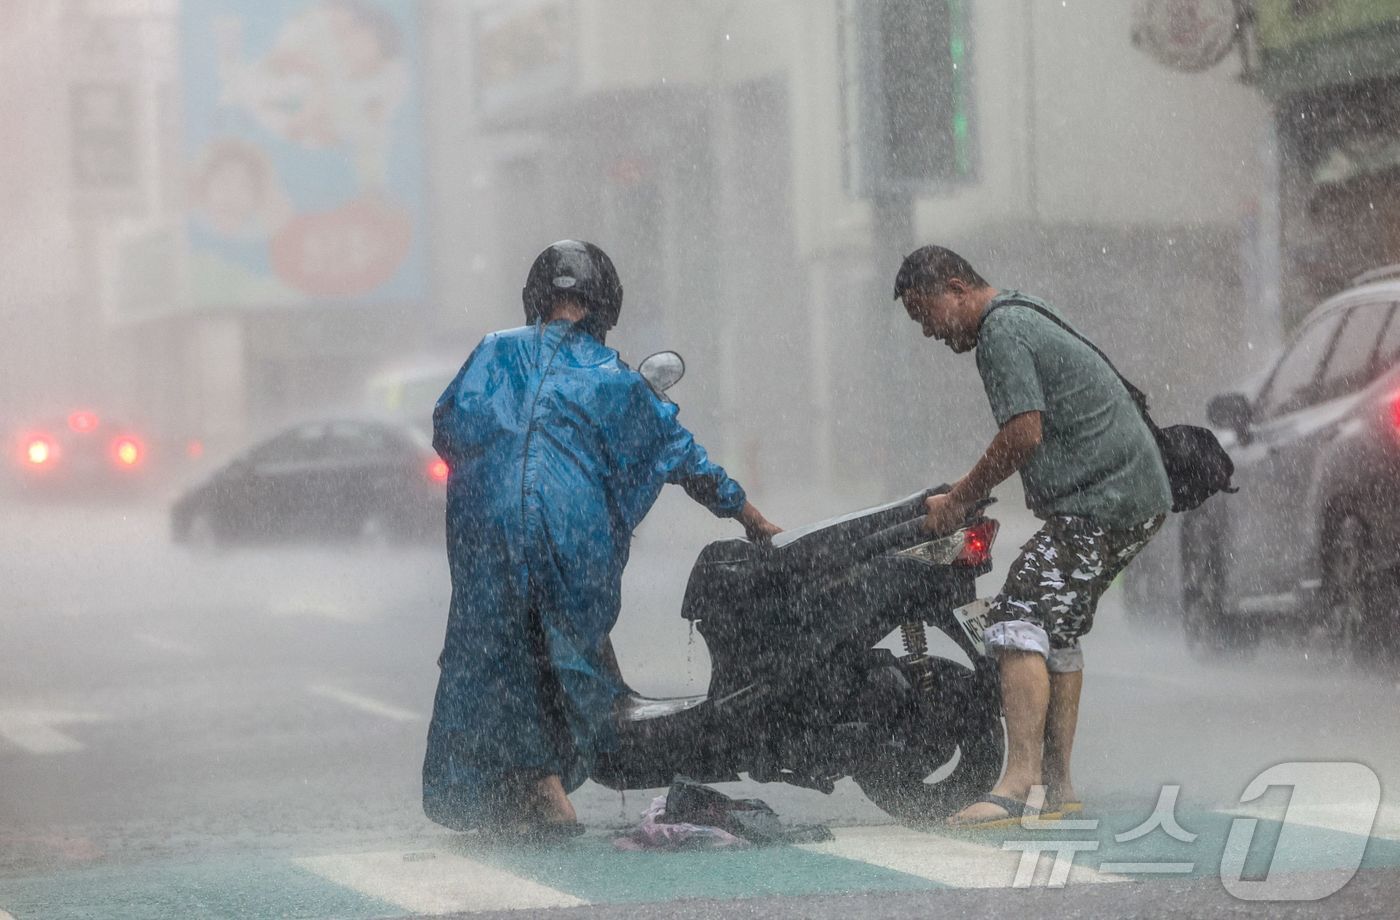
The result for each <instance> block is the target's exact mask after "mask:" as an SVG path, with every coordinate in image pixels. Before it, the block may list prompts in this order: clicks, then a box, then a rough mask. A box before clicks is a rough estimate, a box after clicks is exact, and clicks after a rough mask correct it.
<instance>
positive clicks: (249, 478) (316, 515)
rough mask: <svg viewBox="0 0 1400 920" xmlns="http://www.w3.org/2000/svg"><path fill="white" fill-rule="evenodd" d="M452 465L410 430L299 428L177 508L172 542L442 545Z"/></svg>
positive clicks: (348, 425)
mask: <svg viewBox="0 0 1400 920" xmlns="http://www.w3.org/2000/svg"><path fill="white" fill-rule="evenodd" d="M446 482H447V465H446V464H445V463H443V462H442V460H441V459H439V458H438V456H437V454H435V453H434V452H433V449H432V447H431V445H430V444H429V443H428V440H427V438H426V437H424V436H423V435H422V433H421V432H418V431H416V430H414V429H412V428H410V427H408V426H406V425H401V424H397V423H394V422H384V421H379V420H362V419H336V420H328V421H320V422H310V423H305V424H301V425H297V426H295V427H293V428H290V429H288V430H286V431H283V432H281V433H279V434H277V435H275V436H273V437H272V438H269V439H268V440H266V441H264V442H262V443H261V444H258V445H257V446H255V447H253V448H251V449H249V450H247V451H245V452H244V453H243V454H241V455H239V456H238V457H236V458H234V459H233V460H232V461H230V462H229V463H227V464H226V465H224V466H223V467H222V468H220V469H219V470H217V471H216V472H215V473H214V474H213V475H211V476H210V477H209V478H208V479H206V480H205V481H204V482H202V483H200V484H199V485H197V486H195V487H194V488H192V489H190V490H189V491H187V492H186V493H185V494H184V495H182V496H181V497H180V498H179V499H177V500H176V502H175V504H174V506H173V507H172V509H171V514H170V523H171V536H172V538H173V539H174V540H175V541H176V542H179V543H189V544H193V545H200V546H214V545H224V544H229V543H256V542H269V541H278V540H318V541H337V540H338V541H348V540H365V541H372V542H400V541H412V540H426V539H435V538H441V536H442V533H443V516H444V509H445V505H446V485H445V484H446Z"/></svg>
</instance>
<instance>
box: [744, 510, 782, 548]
mask: <svg viewBox="0 0 1400 920" xmlns="http://www.w3.org/2000/svg"><path fill="white" fill-rule="evenodd" d="M737 518H738V521H739V523H740V524H743V525H744V536H746V537H748V538H749V539H750V540H752V541H753V542H755V543H767V542H768V541H769V540H772V539H773V537H774V535H776V534H780V533H782V532H783V529H782V528H781V527H779V526H778V525H777V524H774V523H773V522H772V521H770V520H768V519H767V518H766V517H764V516H763V512H762V511H759V510H758V509H757V508H755V507H754V506H753V503H752V502H748V501H746V502H744V507H742V508H740V509H739V514H738V515H737Z"/></svg>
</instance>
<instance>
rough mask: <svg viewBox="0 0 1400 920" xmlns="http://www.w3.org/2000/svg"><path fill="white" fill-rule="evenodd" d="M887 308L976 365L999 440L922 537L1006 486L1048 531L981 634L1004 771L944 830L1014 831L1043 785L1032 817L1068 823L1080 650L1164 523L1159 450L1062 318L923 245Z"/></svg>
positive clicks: (1026, 553) (1114, 378)
mask: <svg viewBox="0 0 1400 920" xmlns="http://www.w3.org/2000/svg"><path fill="white" fill-rule="evenodd" d="M894 296H895V299H896V300H902V301H903V302H904V308H905V310H906V311H907V312H908V314H909V318H910V319H912V320H914V321H915V322H917V323H919V325H920V326H921V327H922V329H923V334H924V335H925V336H926V337H931V338H937V339H938V340H939V341H941V342H943V343H944V344H946V345H947V346H948V347H949V348H951V349H952V350H953V351H954V352H957V353H959V354H962V353H965V352H968V351H971V350H973V349H976V350H977V370H978V372H979V373H980V374H981V377H982V384H983V387H984V388H985V389H986V391H987V400H988V402H989V403H990V404H991V408H992V415H993V416H994V417H995V418H996V422H997V425H998V427H999V428H1000V431H998V432H997V435H996V437H994V438H993V439H992V443H991V445H990V446H988V448H987V450H986V451H985V452H984V453H983V455H982V458H981V459H980V460H978V461H977V463H976V465H974V466H973V468H972V470H971V471H970V472H969V473H968V474H967V475H966V476H964V477H962V478H961V479H959V480H958V481H957V483H956V484H955V485H954V486H953V488H952V490H951V491H950V492H948V493H946V494H943V495H936V496H933V497H931V498H929V499H928V501H927V508H928V514H927V516H926V518H925V521H924V527H925V529H927V530H928V531H929V532H930V533H936V534H943V533H948V532H951V531H952V530H955V529H956V528H957V527H959V526H960V525H961V523H962V522H963V520H964V519H965V517H966V515H967V513H968V512H969V510H970V509H971V508H972V507H973V506H974V505H975V504H976V503H977V502H978V501H980V500H981V499H983V498H985V497H986V496H987V495H988V493H990V492H991V490H992V489H993V488H995V487H996V486H997V485H998V484H1000V483H1001V482H1002V481H1003V480H1005V479H1006V478H1007V477H1009V476H1010V475H1011V474H1012V473H1016V472H1019V473H1020V474H1021V483H1022V485H1023V487H1024V488H1025V492H1026V504H1027V505H1028V506H1029V507H1030V509H1031V510H1032V511H1033V512H1035V514H1036V516H1037V517H1039V518H1040V519H1041V520H1043V521H1044V522H1045V523H1044V525H1043V526H1042V527H1041V529H1040V530H1039V531H1037V533H1036V534H1035V536H1034V537H1032V538H1031V539H1030V541H1029V542H1027V543H1026V545H1025V546H1023V547H1022V548H1021V555H1020V556H1019V557H1018V558H1017V560H1016V561H1015V562H1014V563H1013V564H1012V566H1011V571H1010V573H1009V574H1008V575H1007V578H1006V583H1005V584H1004V585H1003V586H1002V589H1001V593H1000V594H998V595H997V596H996V597H995V598H994V599H993V600H992V602H991V610H990V614H989V620H990V621H991V625H990V626H989V627H988V628H987V630H986V632H985V634H984V640H985V642H986V644H987V646H988V647H989V648H990V649H994V650H995V652H996V656H997V661H998V664H999V667H1000V672H1001V688H1002V700H1003V705H1004V707H1005V710H1006V729H1007V762H1006V772H1005V773H1004V774H1003V775H1002V777H1001V781H1000V782H998V783H997V784H996V786H995V787H994V788H993V789H992V790H991V792H990V793H988V794H987V795H985V796H983V797H982V799H980V800H979V801H977V802H973V803H972V804H970V805H968V806H967V807H966V808H964V809H963V810H962V811H960V812H958V813H957V814H955V815H953V816H952V817H951V818H949V822H950V823H952V824H957V825H962V826H979V827H996V826H1004V825H1010V824H1015V823H1016V822H1017V821H1019V820H1020V817H1021V815H1022V814H1023V813H1024V812H1025V810H1026V800H1027V797H1028V796H1029V795H1030V793H1031V790H1032V787H1034V786H1042V785H1043V786H1044V787H1045V800H1044V801H1045V804H1044V808H1043V810H1042V811H1041V817H1042V818H1050V817H1053V816H1055V815H1058V814H1064V813H1066V812H1069V811H1075V810H1078V809H1079V808H1080V807H1082V806H1080V804H1079V802H1078V797H1077V796H1076V795H1075V792H1074V784H1073V781H1072V780H1071V777H1070V752H1071V749H1072V747H1073V743H1074V730H1075V726H1076V723H1077V722H1078V716H1079V693H1080V689H1081V687H1082V685H1083V669H1084V657H1083V653H1082V652H1081V650H1080V647H1079V638H1080V637H1081V636H1082V635H1084V634H1085V633H1087V632H1088V631H1089V630H1090V628H1091V627H1092V626H1093V622H1094V611H1095V608H1096V607H1097V606H1098V601H1099V597H1100V596H1101V595H1102V593H1103V591H1104V589H1106V588H1107V587H1108V586H1109V584H1110V583H1111V582H1112V581H1113V579H1114V577H1116V576H1117V575H1118V573H1119V572H1121V571H1122V570H1123V567H1124V566H1126V565H1127V564H1128V563H1129V562H1130V561H1132V559H1133V557H1134V556H1135V555H1137V553H1138V552H1139V551H1140V550H1141V549H1142V548H1143V547H1144V546H1146V545H1147V542H1148V540H1150V539H1151V538H1152V536H1153V535H1154V534H1155V533H1156V532H1157V530H1158V529H1159V528H1160V527H1161V525H1162V520H1163V518H1164V517H1165V515H1166V513H1167V512H1168V511H1169V510H1171V504H1172V499H1171V487H1170V485H1169V483H1168V481H1167V475H1166V471H1165V470H1164V469H1163V467H1162V460H1161V456H1160V455H1159V453H1158V451H1157V444H1156V441H1155V440H1154V439H1153V436H1152V432H1151V431H1150V430H1149V429H1148V427H1147V423H1146V422H1145V421H1144V420H1143V417H1142V414H1141V412H1140V411H1139V410H1138V408H1137V405H1136V403H1134V402H1133V400H1132V397H1131V396H1129V395H1128V391H1127V390H1126V389H1125V388H1124V386H1123V384H1122V382H1121V381H1120V379H1119V378H1118V375H1117V374H1116V373H1115V372H1114V371H1113V369H1112V368H1111V367H1109V366H1108V364H1107V363H1106V362H1105V361H1104V360H1103V359H1102V358H1101V357H1099V356H1098V355H1097V354H1095V352H1094V350H1093V349H1092V348H1091V347H1090V346H1089V345H1087V344H1086V343H1085V342H1084V341H1082V340H1080V339H1079V337H1078V336H1076V335H1075V334H1074V333H1073V332H1071V331H1069V330H1068V329H1066V328H1064V327H1063V326H1061V325H1060V324H1059V323H1057V322H1056V321H1055V320H1054V319H1051V318H1050V317H1049V316H1046V315H1043V314H1042V313H1041V312H1039V311H1040V310H1045V311H1047V312H1049V313H1050V314H1051V315H1053V316H1055V317H1059V314H1058V313H1055V311H1054V310H1053V308H1051V307H1050V306H1049V305H1048V304H1045V303H1043V302H1042V301H1039V300H1035V299H1034V298H1029V297H1026V296H1025V295H1023V294H1019V293H1017V292H1014V291H1005V292H1004V291H999V290H997V289H996V288H993V287H991V286H990V285H989V284H987V282H986V281H985V280H983V278H982V276H981V275H979V274H978V273H977V272H976V271H974V270H973V268H972V266H970V265H969V264H968V263H967V261H966V260H964V259H963V258H962V257H961V256H959V255H958V254H957V253H955V252H952V251H951V250H948V249H944V248H942V247H940V246H925V247H923V248H922V249H919V250H916V251H915V252H913V253H912V254H910V255H909V256H908V257H907V258H906V259H905V260H904V264H903V265H902V266H901V267H900V269H899V275H898V277H897V278H896V280H895V288H894ZM1061 322H1063V319H1062V318H1061Z"/></svg>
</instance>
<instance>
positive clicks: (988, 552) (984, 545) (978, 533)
mask: <svg viewBox="0 0 1400 920" xmlns="http://www.w3.org/2000/svg"><path fill="white" fill-rule="evenodd" d="M999 530H1001V525H1000V524H998V523H997V522H996V521H994V520H992V519H991V518H983V519H982V520H980V521H978V522H977V523H975V524H973V525H972V526H971V527H968V528H967V529H965V530H964V531H963V548H962V552H960V553H958V556H957V558H956V559H954V560H953V565H966V566H977V565H984V564H986V563H987V562H989V561H990V560H991V558H992V544H993V543H995V542H996V539H997V531H999Z"/></svg>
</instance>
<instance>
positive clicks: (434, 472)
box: [428, 459, 448, 482]
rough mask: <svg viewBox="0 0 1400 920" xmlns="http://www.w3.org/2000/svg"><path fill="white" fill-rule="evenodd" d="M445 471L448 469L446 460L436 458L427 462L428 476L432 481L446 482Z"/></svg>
mask: <svg viewBox="0 0 1400 920" xmlns="http://www.w3.org/2000/svg"><path fill="white" fill-rule="evenodd" d="M447 473H448V469H447V461H446V460H441V459H438V460H434V461H433V462H432V463H429V464H428V478H429V479H431V480H432V481H433V482H446V481H447Z"/></svg>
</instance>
